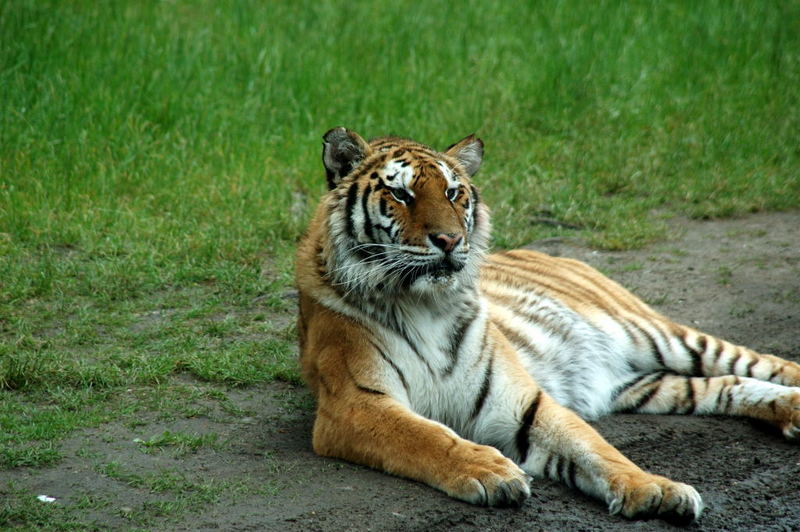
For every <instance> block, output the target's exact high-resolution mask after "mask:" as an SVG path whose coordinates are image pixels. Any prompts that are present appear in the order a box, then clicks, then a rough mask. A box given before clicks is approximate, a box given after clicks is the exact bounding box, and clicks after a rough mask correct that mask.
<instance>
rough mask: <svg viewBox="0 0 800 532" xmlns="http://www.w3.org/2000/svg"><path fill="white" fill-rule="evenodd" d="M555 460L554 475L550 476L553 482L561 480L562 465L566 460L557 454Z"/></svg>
mask: <svg viewBox="0 0 800 532" xmlns="http://www.w3.org/2000/svg"><path fill="white" fill-rule="evenodd" d="M554 458H555V460H554V461H553V463H552V465H551V467H552V468H553V473H552V474H551V475H550V478H552V479H553V480H561V463H562V460H563V459H564V457H563V456H561V455H560V454H557V455H555V456H554Z"/></svg>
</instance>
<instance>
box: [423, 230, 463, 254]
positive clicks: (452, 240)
mask: <svg viewBox="0 0 800 532" xmlns="http://www.w3.org/2000/svg"><path fill="white" fill-rule="evenodd" d="M428 238H430V239H431V242H433V245H434V246H436V247H437V248H439V249H441V250H442V251H444V252H445V253H450V252H451V251H453V250H454V249H455V247H456V246H457V245H458V243H459V242H461V238H462V236H461V235H457V234H455V233H429V234H428Z"/></svg>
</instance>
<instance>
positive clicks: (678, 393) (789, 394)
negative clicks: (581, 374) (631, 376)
mask: <svg viewBox="0 0 800 532" xmlns="http://www.w3.org/2000/svg"><path fill="white" fill-rule="evenodd" d="M613 409H614V411H617V412H638V413H643V414H699V415H703V414H723V415H731V416H746V417H750V418H755V419H760V420H763V421H766V422H768V423H771V424H772V425H775V426H776V427H778V428H779V429H780V430H781V431H782V432H783V434H784V436H786V438H787V439H790V440H798V439H800V388H797V387H789V386H782V385H780V384H773V383H772V382H765V381H763V380H758V379H755V378H749V377H738V376H734V375H727V376H724V377H687V376H684V375H674V374H665V373H651V374H649V375H645V376H643V377H640V378H639V379H638V380H636V381H634V382H631V383H629V384H628V385H626V386H625V387H624V388H623V389H622V390H620V392H619V394H618V395H617V397H616V398H615V400H614V404H613Z"/></svg>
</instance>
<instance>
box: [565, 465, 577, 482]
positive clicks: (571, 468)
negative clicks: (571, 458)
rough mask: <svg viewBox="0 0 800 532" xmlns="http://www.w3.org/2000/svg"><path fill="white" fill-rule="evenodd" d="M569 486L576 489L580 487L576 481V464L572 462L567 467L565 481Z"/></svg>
mask: <svg viewBox="0 0 800 532" xmlns="http://www.w3.org/2000/svg"><path fill="white" fill-rule="evenodd" d="M565 481H566V483H567V486H569V487H570V488H574V487H575V486H577V485H578V483H577V481H576V479H575V462H570V463H569V465H568V467H567V478H566V479H565Z"/></svg>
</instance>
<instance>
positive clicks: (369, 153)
mask: <svg viewBox="0 0 800 532" xmlns="http://www.w3.org/2000/svg"><path fill="white" fill-rule="evenodd" d="M323 139H324V142H323V150H322V160H323V163H324V165H325V170H326V173H327V179H328V187H329V189H330V191H329V193H328V195H327V197H326V203H327V208H328V214H329V216H328V234H329V235H330V241H331V248H332V249H331V250H329V253H328V261H327V262H328V264H327V266H328V267H327V274H328V276H329V281H330V282H332V284H333V285H334V286H337V287H338V288H339V289H341V290H343V291H344V292H346V293H353V294H370V293H371V294H374V293H380V294H385V295H387V294H394V295H398V294H402V293H408V294H413V295H416V296H418V297H419V296H423V295H436V294H439V295H441V294H442V293H444V292H446V291H447V290H452V289H455V288H457V287H465V286H471V285H474V283H475V281H476V279H477V276H478V268H479V265H480V262H481V259H482V256H483V253H484V251H485V249H486V246H487V241H488V236H489V232H490V229H489V215H488V211H487V209H486V208H485V207H484V206H483V204H481V203H480V198H479V196H478V191H477V190H476V189H475V187H474V186H473V185H472V183H471V178H472V176H473V175H474V174H475V173H476V172H477V171H478V168H479V167H480V165H481V161H482V159H483V142H482V141H481V140H480V139H478V138H475V137H474V136H472V135H470V136H469V137H466V138H465V139H463V140H461V141H459V142H457V143H456V144H453V145H452V146H450V147H449V148H447V149H446V150H445V151H444V152H438V151H435V150H433V149H431V148H429V147H427V146H425V145H422V144H419V143H417V142H414V141H411V140H406V139H400V138H395V137H384V138H378V139H375V140H373V141H371V142H367V141H365V140H364V139H363V138H361V137H360V136H359V135H358V134H357V133H355V132H353V131H350V130H348V129H345V128H343V127H339V128H335V129H332V130H330V131H328V132H327V133H326V134H325V135H324V137H323Z"/></svg>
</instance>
